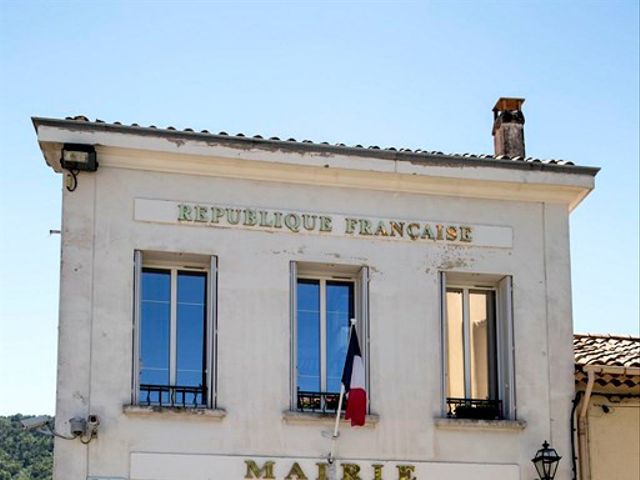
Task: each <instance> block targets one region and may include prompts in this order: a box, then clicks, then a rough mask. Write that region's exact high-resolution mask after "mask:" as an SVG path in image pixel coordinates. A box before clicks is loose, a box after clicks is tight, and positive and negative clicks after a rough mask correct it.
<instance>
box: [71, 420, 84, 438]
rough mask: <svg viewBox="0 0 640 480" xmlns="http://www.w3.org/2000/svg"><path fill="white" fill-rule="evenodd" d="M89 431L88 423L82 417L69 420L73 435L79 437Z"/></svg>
mask: <svg viewBox="0 0 640 480" xmlns="http://www.w3.org/2000/svg"><path fill="white" fill-rule="evenodd" d="M86 429H87V421H86V420H85V419H84V418H82V417H73V418H70V419H69V430H70V431H71V435H73V436H74V437H78V436H80V435H83V434H84V431H85V430H86Z"/></svg>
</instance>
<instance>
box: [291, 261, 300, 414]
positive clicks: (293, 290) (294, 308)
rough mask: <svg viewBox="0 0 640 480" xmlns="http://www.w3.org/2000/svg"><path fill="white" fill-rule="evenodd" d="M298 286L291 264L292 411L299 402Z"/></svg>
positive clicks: (295, 268) (294, 265)
mask: <svg viewBox="0 0 640 480" xmlns="http://www.w3.org/2000/svg"><path fill="white" fill-rule="evenodd" d="M297 285H298V266H297V264H296V262H293V261H292V262H289V318H290V322H291V327H290V328H289V332H290V335H291V338H290V342H289V344H290V347H289V349H290V360H289V369H290V370H289V377H290V378H289V382H290V388H291V400H290V402H291V404H290V409H291V410H292V411H293V410H295V409H296V402H297V397H298V396H297V388H298V385H297V371H298V367H297V363H296V362H297V358H298V350H297V348H298V347H297V338H298V335H297V332H298V327H297V325H298V320H297V311H298V301H297V291H298V288H297Z"/></svg>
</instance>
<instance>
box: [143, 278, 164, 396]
mask: <svg viewBox="0 0 640 480" xmlns="http://www.w3.org/2000/svg"><path fill="white" fill-rule="evenodd" d="M140 300H141V302H140V303H141V305H140V308H141V312H140V383H141V384H150V385H168V384H169V328H170V327H169V324H170V316H171V305H170V304H171V273H170V272H169V271H168V270H150V269H145V270H143V271H142V286H141V299H140ZM141 396H142V395H141ZM155 397H156V398H151V401H157V400H158V398H157V394H156V395H155ZM145 400H146V398H141V401H145Z"/></svg>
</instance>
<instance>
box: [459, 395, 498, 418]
mask: <svg viewBox="0 0 640 480" xmlns="http://www.w3.org/2000/svg"><path fill="white" fill-rule="evenodd" d="M447 417H450V418H474V419H478V420H502V419H503V414H502V400H481V399H476V398H447Z"/></svg>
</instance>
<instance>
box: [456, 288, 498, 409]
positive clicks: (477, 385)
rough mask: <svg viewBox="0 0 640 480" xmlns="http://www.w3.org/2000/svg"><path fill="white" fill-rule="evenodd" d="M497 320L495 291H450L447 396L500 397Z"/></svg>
mask: <svg viewBox="0 0 640 480" xmlns="http://www.w3.org/2000/svg"><path fill="white" fill-rule="evenodd" d="M495 321H496V319H495V291H493V290H476V289H468V288H448V289H447V293H446V327H447V376H448V379H447V397H451V398H468V399H495V398H497V373H496V365H497V362H496V345H495V343H496V342H495V338H496V331H495V328H496V327H495Z"/></svg>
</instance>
